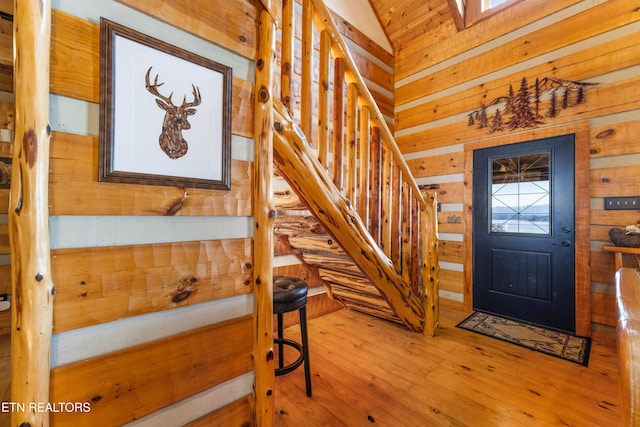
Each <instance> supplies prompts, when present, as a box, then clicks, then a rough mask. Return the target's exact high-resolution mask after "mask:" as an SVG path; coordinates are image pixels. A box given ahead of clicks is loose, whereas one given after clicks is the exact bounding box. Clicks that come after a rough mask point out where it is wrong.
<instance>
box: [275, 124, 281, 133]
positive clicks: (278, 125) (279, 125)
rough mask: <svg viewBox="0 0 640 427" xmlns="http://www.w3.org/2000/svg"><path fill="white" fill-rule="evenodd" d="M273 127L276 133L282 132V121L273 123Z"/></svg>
mask: <svg viewBox="0 0 640 427" xmlns="http://www.w3.org/2000/svg"><path fill="white" fill-rule="evenodd" d="M273 128H274V129H275V130H276V131H277V132H278V133H282V123H280V122H275V123H274V124H273Z"/></svg>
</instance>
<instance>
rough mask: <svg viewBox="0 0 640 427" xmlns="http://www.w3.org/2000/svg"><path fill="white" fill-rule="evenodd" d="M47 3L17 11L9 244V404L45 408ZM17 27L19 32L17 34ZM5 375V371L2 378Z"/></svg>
mask: <svg viewBox="0 0 640 427" xmlns="http://www.w3.org/2000/svg"><path fill="white" fill-rule="evenodd" d="M50 7H51V5H50V3H49V2H48V1H36V0H31V1H23V2H21V3H20V6H19V7H18V8H17V9H16V10H15V15H16V18H15V20H16V25H15V27H14V40H15V46H16V49H17V50H19V52H20V55H19V56H18V59H17V60H16V63H15V75H16V79H15V95H16V100H17V102H16V124H15V130H16V135H15V139H16V141H18V142H17V143H16V149H15V150H14V152H13V158H12V166H13V167H12V172H11V181H12V183H13V185H12V187H11V196H10V199H9V200H10V202H9V238H10V240H11V248H12V249H11V254H12V257H11V293H12V295H13V304H12V305H11V365H12V368H11V398H12V399H13V401H14V402H24V403H27V402H47V401H48V399H49V355H50V349H51V329H52V328H51V325H52V319H53V300H54V296H55V293H56V290H55V285H54V283H53V280H52V277H51V261H50V255H49V224H48V219H49V207H48V205H47V200H48V178H49V138H50V135H51V128H50V126H49V73H48V67H46V66H43V64H48V62H49V50H50V42H51V40H50V39H51V37H50V26H51V10H50ZM18 29H19V31H18ZM5 375H6V373H5ZM11 424H12V425H39V426H43V427H47V426H48V425H49V417H48V414H47V413H46V412H40V411H37V410H36V409H35V408H34V407H33V406H28V407H26V408H25V409H24V410H23V411H15V412H13V413H12V414H11Z"/></svg>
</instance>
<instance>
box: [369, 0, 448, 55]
mask: <svg viewBox="0 0 640 427" xmlns="http://www.w3.org/2000/svg"><path fill="white" fill-rule="evenodd" d="M369 2H370V3H371V6H372V7H373V10H374V12H375V13H376V15H377V16H378V19H379V20H380V24H381V25H382V28H383V30H384V31H385V33H386V34H387V37H388V38H389V41H390V42H391V46H392V47H393V50H394V52H396V53H397V52H399V51H401V50H402V48H403V46H406V45H407V43H410V42H411V41H413V40H415V39H416V38H421V39H422V40H423V42H422V43H424V44H425V46H428V45H430V44H433V43H436V42H437V41H439V40H442V39H443V38H447V37H450V36H451V35H453V34H455V33H456V26H455V24H454V21H453V15H452V13H451V10H450V6H449V5H450V1H448V0H369ZM453 3H455V2H453Z"/></svg>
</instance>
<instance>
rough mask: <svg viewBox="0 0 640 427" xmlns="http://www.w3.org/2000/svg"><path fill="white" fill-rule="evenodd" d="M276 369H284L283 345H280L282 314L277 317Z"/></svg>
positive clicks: (282, 333)
mask: <svg viewBox="0 0 640 427" xmlns="http://www.w3.org/2000/svg"><path fill="white" fill-rule="evenodd" d="M277 316H278V338H279V340H278V367H279V368H282V367H284V344H282V338H283V337H284V331H283V329H284V326H283V325H282V323H283V322H282V313H279V314H278V315H277Z"/></svg>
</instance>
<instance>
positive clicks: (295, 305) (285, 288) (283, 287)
mask: <svg viewBox="0 0 640 427" xmlns="http://www.w3.org/2000/svg"><path fill="white" fill-rule="evenodd" d="M308 289H309V286H308V285H307V282H305V281H304V280H300V279H298V278H296V277H288V276H274V278H273V313H274V314H277V315H278V336H277V337H276V338H274V340H273V341H274V343H276V344H278V367H277V368H276V376H280V375H284V374H288V373H289V372H292V371H293V370H294V369H296V368H298V366H300V365H302V364H303V363H304V378H305V385H306V389H307V396H309V397H311V371H310V370H309V347H308V342H307V309H306V308H307V290H308ZM296 310H298V312H299V314H300V336H301V339H302V343H298V342H296V341H293V340H290V339H287V338H284V326H283V322H282V315H283V314H284V313H288V312H290V311H296ZM285 345H286V346H289V347H293V348H295V349H296V350H298V353H299V357H298V359H296V361H295V362H293V363H291V364H289V365H287V366H284V346H285Z"/></svg>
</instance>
